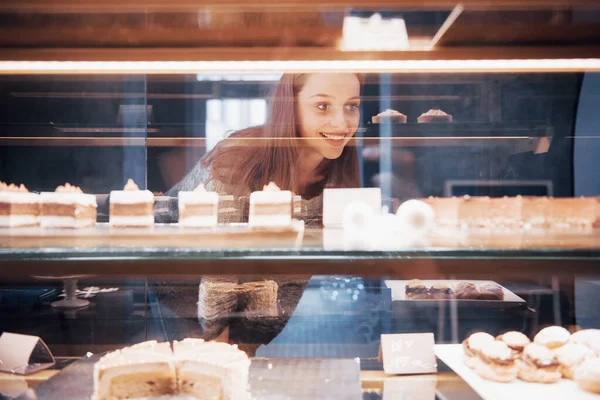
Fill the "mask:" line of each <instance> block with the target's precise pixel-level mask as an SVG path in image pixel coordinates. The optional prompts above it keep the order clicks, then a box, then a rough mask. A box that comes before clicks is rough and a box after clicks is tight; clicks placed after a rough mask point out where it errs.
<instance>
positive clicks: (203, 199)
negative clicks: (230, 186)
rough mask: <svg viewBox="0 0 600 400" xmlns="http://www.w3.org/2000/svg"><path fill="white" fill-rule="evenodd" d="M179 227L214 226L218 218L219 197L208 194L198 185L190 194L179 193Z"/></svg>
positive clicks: (214, 194) (214, 193)
mask: <svg viewBox="0 0 600 400" xmlns="http://www.w3.org/2000/svg"><path fill="white" fill-rule="evenodd" d="M178 204H179V226H180V227H190V228H197V227H210V226H216V225H217V223H218V219H219V218H218V216H219V195H218V194H217V193H216V192H208V191H207V190H206V189H205V188H204V185H202V184H201V185H199V186H198V187H197V188H196V189H194V191H192V192H183V191H182V192H179V197H178Z"/></svg>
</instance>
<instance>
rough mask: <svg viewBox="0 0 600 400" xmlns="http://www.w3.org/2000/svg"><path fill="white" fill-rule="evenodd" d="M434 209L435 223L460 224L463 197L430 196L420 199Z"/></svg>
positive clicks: (442, 224) (439, 224) (440, 224)
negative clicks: (459, 210) (459, 212)
mask: <svg viewBox="0 0 600 400" xmlns="http://www.w3.org/2000/svg"><path fill="white" fill-rule="evenodd" d="M420 200H421V201H423V202H424V203H426V204H429V206H430V207H431V208H432V209H433V213H434V217H433V220H434V223H435V224H436V225H437V226H458V225H459V220H458V207H459V205H460V203H461V199H460V198H458V197H428V198H426V199H420Z"/></svg>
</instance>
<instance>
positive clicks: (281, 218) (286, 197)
mask: <svg viewBox="0 0 600 400" xmlns="http://www.w3.org/2000/svg"><path fill="white" fill-rule="evenodd" d="M248 222H249V223H250V225H252V226H258V227H272V226H286V225H291V223H292V192H291V191H289V190H281V189H279V187H278V186H277V185H276V184H275V183H274V182H270V183H269V184H268V185H266V186H264V187H263V190H262V191H257V192H252V194H251V195H250V213H249V218H248Z"/></svg>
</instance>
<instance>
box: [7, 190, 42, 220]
mask: <svg viewBox="0 0 600 400" xmlns="http://www.w3.org/2000/svg"><path fill="white" fill-rule="evenodd" d="M39 214H40V196H39V195H38V194H36V193H29V190H27V188H26V187H25V186H24V185H21V186H16V185H14V184H10V185H7V184H6V183H4V182H0V228H14V227H19V226H36V225H37V224H38V216H39Z"/></svg>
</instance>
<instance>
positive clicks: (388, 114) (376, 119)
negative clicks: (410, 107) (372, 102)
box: [371, 108, 407, 124]
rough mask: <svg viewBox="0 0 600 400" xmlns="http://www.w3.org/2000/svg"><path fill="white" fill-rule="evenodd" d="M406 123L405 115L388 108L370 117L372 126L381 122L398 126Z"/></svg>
mask: <svg viewBox="0 0 600 400" xmlns="http://www.w3.org/2000/svg"><path fill="white" fill-rule="evenodd" d="M406 121H407V117H406V115H404V114H402V113H401V112H399V111H396V110H391V109H389V108H388V109H387V110H385V111H382V112H380V113H379V114H377V115H375V116H373V117H371V122H373V123H374V124H379V123H382V122H395V123H399V124H405V123H406Z"/></svg>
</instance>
